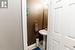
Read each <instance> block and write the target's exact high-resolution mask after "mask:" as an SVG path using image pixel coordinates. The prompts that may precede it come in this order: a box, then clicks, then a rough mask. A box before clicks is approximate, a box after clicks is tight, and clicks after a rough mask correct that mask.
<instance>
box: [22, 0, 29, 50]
mask: <svg viewBox="0 0 75 50" xmlns="http://www.w3.org/2000/svg"><path fill="white" fill-rule="evenodd" d="M22 22H23V41H24V50H28V49H27V47H28V46H27V16H26V0H22Z"/></svg>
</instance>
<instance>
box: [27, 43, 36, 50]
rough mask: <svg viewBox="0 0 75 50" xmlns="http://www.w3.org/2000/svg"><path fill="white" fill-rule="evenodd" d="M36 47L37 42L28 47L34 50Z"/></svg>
mask: <svg viewBox="0 0 75 50" xmlns="http://www.w3.org/2000/svg"><path fill="white" fill-rule="evenodd" d="M34 48H36V43H34V44H32V45H30V46H28V49H29V50H32V49H34Z"/></svg>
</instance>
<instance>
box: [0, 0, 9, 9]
mask: <svg viewBox="0 0 75 50" xmlns="http://www.w3.org/2000/svg"><path fill="white" fill-rule="evenodd" d="M0 8H8V0H0Z"/></svg>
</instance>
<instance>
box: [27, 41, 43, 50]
mask: <svg viewBox="0 0 75 50" xmlns="http://www.w3.org/2000/svg"><path fill="white" fill-rule="evenodd" d="M40 43H42V41H40ZM34 48H36V43H34V44H32V45H30V46H28V50H32V49H34Z"/></svg>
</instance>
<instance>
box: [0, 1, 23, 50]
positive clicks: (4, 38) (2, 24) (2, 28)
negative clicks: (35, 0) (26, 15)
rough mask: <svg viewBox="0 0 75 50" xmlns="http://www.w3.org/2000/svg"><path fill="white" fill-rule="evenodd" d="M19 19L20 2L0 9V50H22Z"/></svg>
mask: <svg viewBox="0 0 75 50" xmlns="http://www.w3.org/2000/svg"><path fill="white" fill-rule="evenodd" d="M21 17H22V16H21V0H8V8H0V50H23V39H22V38H23V37H22V25H21Z"/></svg>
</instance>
